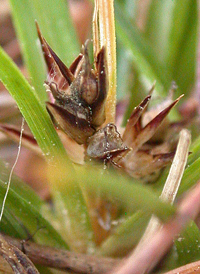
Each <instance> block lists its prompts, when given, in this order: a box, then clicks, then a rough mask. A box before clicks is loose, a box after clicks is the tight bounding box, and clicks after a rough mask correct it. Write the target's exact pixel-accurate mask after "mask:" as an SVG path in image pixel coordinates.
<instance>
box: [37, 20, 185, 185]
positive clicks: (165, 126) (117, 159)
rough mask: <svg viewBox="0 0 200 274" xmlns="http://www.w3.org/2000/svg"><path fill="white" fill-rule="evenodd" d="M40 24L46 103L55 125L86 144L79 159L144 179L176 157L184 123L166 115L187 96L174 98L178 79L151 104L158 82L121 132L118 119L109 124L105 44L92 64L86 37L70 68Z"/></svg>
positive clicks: (147, 178)
mask: <svg viewBox="0 0 200 274" xmlns="http://www.w3.org/2000/svg"><path fill="white" fill-rule="evenodd" d="M37 30H38V35H39V38H40V42H41V45H42V51H43V54H44V57H45V61H46V64H47V68H48V78H47V81H46V82H45V84H46V87H47V90H48V91H50V96H49V98H50V102H47V103H46V107H47V110H48V112H49V114H50V116H51V119H52V121H53V123H54V124H55V126H56V127H57V128H58V129H61V130H62V131H63V132H64V133H66V135H67V136H68V137H69V138H70V139H71V140H73V145H74V147H78V146H80V145H82V146H83V153H82V155H79V157H78V158H77V159H76V160H75V162H77V163H83V162H84V164H86V163H88V160H89V159H90V160H91V159H93V160H98V161H103V162H104V167H105V164H106V166H108V165H109V164H111V165H112V166H114V167H116V168H117V169H118V170H120V171H123V172H126V173H127V174H129V175H130V176H132V177H134V178H137V179H142V180H143V181H144V182H149V181H152V180H154V179H155V177H156V176H157V174H158V173H159V171H160V170H161V169H162V168H163V167H164V166H166V165H167V164H168V163H170V162H171V161H172V159H173V156H174V151H175V147H176V143H177V138H176V137H174V135H175V134H174V132H177V131H179V130H180V125H179V124H176V125H175V124H174V125H173V124H171V123H170V122H169V121H168V119H167V118H166V116H167V115H168V113H169V112H170V110H171V109H172V108H173V107H174V106H175V105H176V104H177V103H178V102H179V100H180V98H181V97H182V96H180V97H179V98H177V99H176V100H175V101H173V99H172V97H173V90H174V89H175V87H174V84H173V85H172V89H171V90H170V92H169V95H168V97H167V98H166V99H165V100H164V101H163V102H162V103H160V104H159V105H157V106H156V107H154V108H153V109H150V110H149V109H148V104H149V102H150V100H151V93H152V91H153V89H154V86H153V87H152V89H151V91H150V94H149V95H148V96H147V97H146V98H145V99H144V100H143V101H142V102H141V103H140V104H139V105H138V106H137V107H135V108H134V110H133V112H132V114H131V117H130V118H129V120H128V121H127V124H126V127H125V129H121V130H120V132H119V130H118V129H117V127H116V125H114V124H112V123H109V124H107V125H105V124H104V121H105V119H106V117H105V103H106V97H107V91H108V76H107V61H106V52H105V51H106V50H105V48H104V47H102V48H101V49H100V51H99V52H98V54H97V56H94V67H93V66H92V65H91V63H90V60H89V55H88V41H86V43H85V45H84V46H83V47H82V53H80V54H79V55H78V57H77V58H76V59H75V60H74V62H73V63H72V64H71V66H70V67H69V68H67V67H66V66H65V65H64V64H63V62H62V61H61V60H60V59H59V57H58V56H57V55H56V53H55V52H54V51H53V50H52V49H51V47H50V46H49V45H48V43H47V42H46V40H45V39H44V37H43V36H42V34H41V32H40V30H39V27H38V25H37ZM176 135H177V134H176ZM70 142H72V141H70ZM77 150H78V151H80V149H78V148H77ZM72 160H73V159H72Z"/></svg>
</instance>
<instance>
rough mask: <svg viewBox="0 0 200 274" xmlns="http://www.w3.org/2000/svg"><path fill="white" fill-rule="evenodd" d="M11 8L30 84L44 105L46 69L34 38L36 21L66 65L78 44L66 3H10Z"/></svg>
mask: <svg viewBox="0 0 200 274" xmlns="http://www.w3.org/2000/svg"><path fill="white" fill-rule="evenodd" d="M10 5H11V8H12V15H13V18H14V24H15V27H16V30H17V34H18V37H19V41H20V44H21V48H22V52H23V58H24V61H25V64H26V66H27V68H28V71H29V75H30V80H31V84H32V85H33V86H34V88H35V90H36V93H37V95H38V97H39V98H40V99H41V101H42V102H43V101H44V100H45V99H46V92H45V89H44V87H43V83H44V80H45V78H46V74H45V73H46V68H45V65H44V60H43V56H42V54H41V46H40V44H39V41H38V37H37V32H36V27H35V20H36V19H37V21H38V22H39V24H40V27H41V29H42V31H43V34H44V36H45V38H46V39H47V40H48V42H49V43H50V44H51V46H52V47H53V48H54V50H55V51H56V52H57V53H58V54H59V56H60V57H61V58H62V60H63V61H64V62H66V63H67V64H68V65H69V64H70V63H71V62H72V60H73V59H74V58H75V57H76V55H77V54H78V53H79V44H78V40H77V37H76V33H75V30H74V26H73V24H72V21H71V18H70V14H69V10H68V6H67V2H66V1H64V0H57V1H46V0H44V1H37V0H36V1H31V0H22V1H17V0H10Z"/></svg>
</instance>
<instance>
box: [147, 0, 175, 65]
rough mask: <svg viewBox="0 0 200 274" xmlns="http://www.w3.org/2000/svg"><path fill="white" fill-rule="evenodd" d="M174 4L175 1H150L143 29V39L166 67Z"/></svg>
mask: <svg viewBox="0 0 200 274" xmlns="http://www.w3.org/2000/svg"><path fill="white" fill-rule="evenodd" d="M175 2H176V0H175V1H168V0H162V1H160V0H154V1H151V3H150V8H149V10H148V15H147V20H146V23H145V29H144V33H145V37H146V38H147V39H148V40H149V41H150V43H151V46H152V48H153V50H154V53H155V54H156V56H157V58H158V59H159V61H160V62H163V63H164V64H165V66H167V63H166V59H167V56H168V50H169V32H170V27H171V24H172V22H173V19H172V17H173V16H172V14H173V9H174V5H175ZM174 25H175V24H174Z"/></svg>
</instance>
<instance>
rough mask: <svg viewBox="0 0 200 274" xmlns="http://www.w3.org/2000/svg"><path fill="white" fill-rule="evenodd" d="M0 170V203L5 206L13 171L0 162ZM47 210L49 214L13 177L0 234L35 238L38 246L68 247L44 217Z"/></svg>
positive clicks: (41, 203)
mask: <svg viewBox="0 0 200 274" xmlns="http://www.w3.org/2000/svg"><path fill="white" fill-rule="evenodd" d="M0 170H1V173H0V204H1V205H2V202H3V198H4V194H5V191H6V188H7V183H6V182H7V180H8V177H9V173H10V169H9V168H8V167H6V166H5V165H4V163H3V162H2V161H0ZM44 209H46V215H47V206H46V204H45V203H44V202H43V201H42V200H41V199H40V198H39V197H38V196H37V195H36V194H35V192H34V191H33V190H32V189H31V188H30V187H28V186H27V185H26V184H25V183H23V182H22V181H21V180H19V179H18V178H17V177H16V176H13V177H12V184H11V187H10V190H9V194H8V197H7V200H6V205H5V211H4V215H3V219H2V222H1V223H0V227H1V232H5V233H6V234H9V235H11V236H18V237H20V238H22V239H27V238H29V236H32V235H33V238H34V239H35V240H36V241H37V242H38V243H41V244H45V245H50V246H55V247H58V248H60V247H63V248H68V246H67V244H66V242H65V241H64V240H63V239H62V237H61V236H60V235H59V233H58V232H57V231H56V230H55V229H54V228H53V227H52V225H51V224H50V223H49V222H48V220H47V219H45V217H44V216H43V215H42V212H43V211H44ZM49 214H50V213H49ZM52 221H53V220H52Z"/></svg>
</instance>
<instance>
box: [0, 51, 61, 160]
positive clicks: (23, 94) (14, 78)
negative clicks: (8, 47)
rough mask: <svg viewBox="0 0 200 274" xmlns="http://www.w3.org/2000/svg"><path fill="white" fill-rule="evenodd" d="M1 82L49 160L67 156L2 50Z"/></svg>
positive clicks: (26, 84) (35, 98) (42, 108)
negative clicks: (58, 156) (57, 156)
mask: <svg viewBox="0 0 200 274" xmlns="http://www.w3.org/2000/svg"><path fill="white" fill-rule="evenodd" d="M0 60H1V62H0V80H1V81H2V82H3V84H4V85H5V87H6V88H7V89H8V91H9V92H10V94H11V95H12V97H13V98H14V99H15V101H16V103H17V105H18V107H19V109H20V111H21V113H22V114H23V116H24V118H25V120H26V122H27V123H28V125H29V127H30V129H31V131H32V133H33V135H34V136H35V138H36V140H37V143H38V145H39V146H40V148H41V149H42V151H43V153H44V155H45V156H46V157H47V158H48V159H52V158H54V157H55V156H56V155H58V154H59V155H60V154H61V155H63V156H64V155H66V152H65V149H64V147H63V145H62V143H61V141H60V139H59V137H58V135H57V133H56V131H55V129H54V126H53V124H52V122H51V120H50V117H49V115H48V113H47V111H46V109H45V107H43V106H42V105H41V104H40V102H39V99H38V97H37V96H36V94H35V92H34V90H33V89H32V88H31V86H30V85H29V83H28V82H27V81H26V79H25V78H24V76H23V75H22V74H21V73H20V71H19V69H18V68H17V67H16V65H15V64H14V63H13V62H12V60H11V59H10V58H9V57H8V56H7V55H6V53H5V52H4V51H3V50H2V49H1V48H0Z"/></svg>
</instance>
